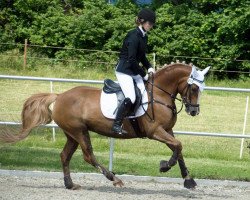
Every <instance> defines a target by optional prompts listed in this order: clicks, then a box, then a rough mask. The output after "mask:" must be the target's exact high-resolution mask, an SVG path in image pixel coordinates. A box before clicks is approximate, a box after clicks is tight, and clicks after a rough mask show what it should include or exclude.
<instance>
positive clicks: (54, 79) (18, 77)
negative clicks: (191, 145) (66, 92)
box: [0, 75, 250, 170]
mask: <svg viewBox="0 0 250 200" xmlns="http://www.w3.org/2000/svg"><path fill="white" fill-rule="evenodd" d="M0 79H13V80H32V81H49V82H50V91H51V92H53V82H70V83H85V84H103V81H96V80H79V79H62V78H42V77H29V76H9V75H0ZM205 90H213V91H229V92H246V93H249V92H250V89H243V88H225V87H205ZM247 112H248V97H247V100H246V109H245V115H244V124H243V132H242V134H232V133H207V132H189V131H175V132H174V133H175V134H181V135H193V136H210V137H227V138H242V141H241V149H240V158H241V157H242V149H243V142H244V139H245V138H250V135H246V134H245V130H246V124H247ZM0 125H20V123H16V122H6V121H0ZM45 127H51V128H52V129H53V139H54V140H55V128H57V127H58V126H57V125H56V124H53V123H52V124H48V125H45ZM113 149H114V139H111V140H110V165H109V169H110V170H112V160H113Z"/></svg>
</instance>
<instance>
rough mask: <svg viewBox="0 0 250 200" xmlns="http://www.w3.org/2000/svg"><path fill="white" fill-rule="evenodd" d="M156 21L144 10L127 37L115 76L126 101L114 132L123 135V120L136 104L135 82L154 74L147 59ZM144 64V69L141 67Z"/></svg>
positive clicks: (114, 125)
mask: <svg viewBox="0 0 250 200" xmlns="http://www.w3.org/2000/svg"><path fill="white" fill-rule="evenodd" d="M155 20H156V15H155V13H154V12H153V11H152V10H150V9H142V10H141V11H140V12H139V13H138V16H137V18H136V24H137V27H136V29H134V30H131V31H129V32H128V34H127V35H126V37H125V39H124V41H123V45H122V48H121V52H120V56H119V62H118V64H117V66H116V70H115V74H116V77H117V80H118V82H119V84H120V86H121V89H122V91H123V93H124V96H125V99H124V101H123V102H122V103H121V105H120V106H119V108H118V110H117V113H116V118H115V121H114V124H113V127H112V131H113V132H115V133H117V134H122V122H123V119H124V118H125V117H126V116H127V115H128V114H129V111H130V109H131V107H132V105H133V104H134V103H135V100H136V99H135V98H136V96H135V89H134V81H135V82H136V83H140V82H143V80H145V81H147V80H148V74H147V73H146V72H145V71H144V69H143V68H146V69H147V70H148V73H150V72H154V69H153V68H152V66H151V64H150V63H149V61H148V59H147V57H146V49H147V40H148V37H147V34H146V33H147V32H148V31H149V30H150V29H151V28H152V27H153V25H154V23H155ZM139 63H141V64H142V66H143V68H142V67H141V66H140V65H139Z"/></svg>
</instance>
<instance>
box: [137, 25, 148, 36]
mask: <svg viewBox="0 0 250 200" xmlns="http://www.w3.org/2000/svg"><path fill="white" fill-rule="evenodd" d="M138 28H139V29H140V31H141V33H142V37H145V35H146V33H147V32H146V31H145V29H144V28H143V27H142V26H138Z"/></svg>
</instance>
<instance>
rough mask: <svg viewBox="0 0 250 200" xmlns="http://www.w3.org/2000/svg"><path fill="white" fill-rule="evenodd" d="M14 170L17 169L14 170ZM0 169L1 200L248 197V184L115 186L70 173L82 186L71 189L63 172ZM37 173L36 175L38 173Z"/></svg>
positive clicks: (137, 182)
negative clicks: (22, 171)
mask: <svg viewBox="0 0 250 200" xmlns="http://www.w3.org/2000/svg"><path fill="white" fill-rule="evenodd" d="M14 172H16V171H14ZM14 172H13V171H12V172H8V173H7V170H0V199H4V200H10V199H25V200H31V199H32V200H35V199H38V200H40V199H42V200H46V199H48V200H57V199H58V200H62V199H65V200H66V199H71V200H74V199H77V200H79V199H87V200H96V199H102V200H106V199H109V200H113V199H122V200H140V199H141V200H156V199H174V200H182V199H207V200H208V199H209V200H212V199H216V200H217V199H241V200H249V199H250V183H248V182H233V181H232V182H225V181H224V182H223V181H208V180H196V181H197V183H198V186H197V188H196V189H194V190H188V189H185V188H184V187H183V181H182V180H181V179H168V178H159V179H157V178H156V179H155V178H150V177H147V178H140V177H135V176H118V177H120V178H121V179H122V180H124V183H125V186H124V187H123V188H116V187H114V186H113V185H112V183H111V182H110V181H108V180H106V179H105V178H104V177H103V176H100V175H96V174H81V175H79V174H73V175H72V178H73V180H74V182H75V183H77V184H80V185H81V186H82V187H81V188H80V189H79V190H76V191H71V190H67V189H65V188H64V185H63V178H62V174H60V173H55V174H51V173H50V174H49V175H48V174H44V172H42V173H41V174H39V172H33V173H31V174H29V173H28V172H24V173H21V171H19V172H20V173H19V172H18V173H14ZM45 173H46V172H45ZM38 174H39V175H38Z"/></svg>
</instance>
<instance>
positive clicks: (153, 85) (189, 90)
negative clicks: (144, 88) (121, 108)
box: [145, 73, 199, 121]
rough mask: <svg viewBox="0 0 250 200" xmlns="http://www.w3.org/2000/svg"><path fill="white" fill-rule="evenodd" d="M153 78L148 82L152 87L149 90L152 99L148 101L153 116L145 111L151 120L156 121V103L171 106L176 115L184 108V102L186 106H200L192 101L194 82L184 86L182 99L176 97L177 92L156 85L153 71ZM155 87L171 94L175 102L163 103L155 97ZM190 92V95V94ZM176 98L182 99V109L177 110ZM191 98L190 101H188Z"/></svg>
mask: <svg viewBox="0 0 250 200" xmlns="http://www.w3.org/2000/svg"><path fill="white" fill-rule="evenodd" d="M151 80H152V81H147V83H149V84H150V85H151V86H152V87H151V90H149V91H148V92H149V95H150V101H149V102H147V103H149V104H151V110H152V117H151V116H150V115H149V114H148V113H147V112H146V111H145V113H146V114H147V116H148V117H149V118H150V120H151V121H154V118H155V114H154V106H153V105H154V103H159V104H161V105H164V106H166V107H167V108H169V109H170V110H172V113H173V115H174V116H176V115H177V114H179V113H180V112H181V111H182V109H183V104H185V106H188V107H189V106H192V107H199V104H192V103H191V93H192V90H191V85H192V84H188V83H187V85H186V86H185V87H184V88H183V90H182V92H183V91H184V90H185V89H186V88H187V89H186V93H185V95H184V96H183V97H181V99H179V98H177V97H176V95H175V94H171V93H169V92H168V91H166V90H164V89H162V88H161V87H160V86H158V85H156V84H155V83H154V74H153V73H151ZM154 87H155V88H157V89H159V90H161V91H162V92H164V93H165V94H167V95H169V96H170V97H171V99H172V102H173V104H172V105H167V104H165V103H163V102H161V101H159V100H157V99H155V98H154V92H153V91H154V90H153V89H154ZM188 94H189V95H188ZM187 97H190V98H189V99H188V98H187ZM175 100H178V101H180V102H181V108H180V110H179V111H178V112H177V110H176V106H175ZM188 100H189V101H188Z"/></svg>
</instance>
